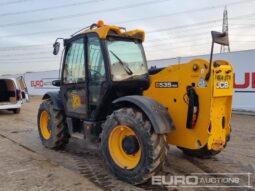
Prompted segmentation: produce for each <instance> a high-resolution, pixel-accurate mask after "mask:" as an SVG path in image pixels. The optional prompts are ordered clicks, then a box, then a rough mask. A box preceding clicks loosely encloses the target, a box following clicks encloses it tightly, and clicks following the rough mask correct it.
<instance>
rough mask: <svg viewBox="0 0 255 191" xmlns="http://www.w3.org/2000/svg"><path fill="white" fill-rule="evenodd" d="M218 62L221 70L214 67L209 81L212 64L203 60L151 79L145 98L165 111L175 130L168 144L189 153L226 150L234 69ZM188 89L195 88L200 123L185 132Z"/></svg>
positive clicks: (224, 62)
mask: <svg viewBox="0 0 255 191" xmlns="http://www.w3.org/2000/svg"><path fill="white" fill-rule="evenodd" d="M215 62H216V63H218V66H217V67H215V66H212V73H211V77H210V79H209V80H208V81H206V80H205V77H206V74H207V72H208V70H209V62H208V61H207V60H204V59H195V60H192V61H190V62H189V63H185V64H176V65H171V66H169V67H167V68H165V69H163V70H162V71H160V72H159V73H157V74H154V75H151V76H150V80H151V84H150V87H149V89H147V90H146V91H144V95H145V96H148V97H151V98H153V99H154V100H157V101H158V102H159V103H161V104H162V105H163V106H164V107H166V108H167V109H168V112H169V115H170V116H171V118H172V120H173V122H174V124H175V127H176V130H175V131H174V132H171V133H169V134H168V135H167V142H168V143H169V144H173V145H177V146H180V147H183V148H188V149H200V148H202V147H204V146H205V145H207V147H208V149H209V150H211V149H213V150H222V149H223V147H224V145H225V143H226V138H227V136H229V134H230V118H231V105H232V95H233V68H232V65H231V64H230V63H228V62H226V61H223V60H218V61H215ZM173 82H174V83H173ZM160 83H163V86H162V87H160V86H159V84H160ZM167 84H175V85H174V86H171V85H170V86H167ZM176 84H178V85H176ZM187 86H193V87H194V89H195V92H196V94H197V95H198V101H199V112H198V119H197V122H196V125H195V127H194V128H192V129H188V128H186V120H187V112H188V96H187V90H186V88H187ZM223 117H224V118H225V119H223ZM224 124H225V125H224ZM223 125H224V127H223Z"/></svg>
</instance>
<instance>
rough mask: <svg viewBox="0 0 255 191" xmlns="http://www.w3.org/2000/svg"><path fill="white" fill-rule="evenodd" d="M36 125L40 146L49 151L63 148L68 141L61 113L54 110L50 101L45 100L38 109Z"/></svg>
mask: <svg viewBox="0 0 255 191" xmlns="http://www.w3.org/2000/svg"><path fill="white" fill-rule="evenodd" d="M37 124H38V131H39V136H40V139H41V141H42V144H43V145H44V146H45V147H47V148H51V149H61V148H63V147H64V146H65V145H66V144H67V143H68V140H69V137H70V136H69V134H68V129H67V126H66V122H65V116H64V112H63V111H59V110H54V108H53V105H52V102H51V100H45V101H44V102H43V103H42V104H41V105H40V107H39V111H38V116H37Z"/></svg>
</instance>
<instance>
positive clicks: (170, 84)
mask: <svg viewBox="0 0 255 191" xmlns="http://www.w3.org/2000/svg"><path fill="white" fill-rule="evenodd" d="M155 87H156V88H178V82H156V83H155Z"/></svg>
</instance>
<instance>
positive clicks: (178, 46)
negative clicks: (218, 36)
mask: <svg viewBox="0 0 255 191" xmlns="http://www.w3.org/2000/svg"><path fill="white" fill-rule="evenodd" d="M225 5H227V9H228V17H229V32H230V42H231V51H237V50H245V49H254V48H255V22H254V21H255V11H254V10H255V0H141V1H135V0H129V1H121V0H72V1H70V0H69V1H68V0H54V1H50V0H44V1H40V0H1V1H0V74H7V73H22V72H27V71H44V70H51V69H58V68H59V62H60V57H59V56H58V57H55V56H53V55H52V43H53V42H54V40H55V39H56V37H69V36H70V35H71V34H72V33H74V32H75V31H76V30H78V29H80V28H83V27H86V26H88V25H90V24H92V23H94V22H97V20H99V19H102V20H104V21H105V23H106V24H115V25H121V26H123V27H126V28H127V29H128V30H130V29H136V28H139V29H143V30H145V32H146V38H145V43H144V46H145V51H146V55H147V59H148V60H152V59H160V58H173V57H180V56H190V55H198V54H207V53H209V51H210V46H211V37H210V31H211V30H219V31H220V30H222V17H223V16H222V14H223V10H224V6H225ZM218 50H219V49H218Z"/></svg>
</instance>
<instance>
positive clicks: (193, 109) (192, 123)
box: [186, 86, 199, 129]
mask: <svg viewBox="0 0 255 191" xmlns="http://www.w3.org/2000/svg"><path fill="white" fill-rule="evenodd" d="M187 95H188V98H189V101H188V113H187V122H186V128H188V129H193V128H195V127H196V123H197V118H198V111H199V107H198V95H197V94H196V92H195V89H194V88H193V87H192V86H188V87H187Z"/></svg>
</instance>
